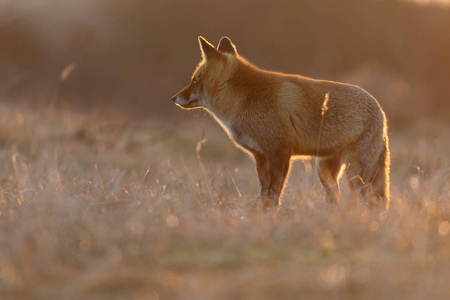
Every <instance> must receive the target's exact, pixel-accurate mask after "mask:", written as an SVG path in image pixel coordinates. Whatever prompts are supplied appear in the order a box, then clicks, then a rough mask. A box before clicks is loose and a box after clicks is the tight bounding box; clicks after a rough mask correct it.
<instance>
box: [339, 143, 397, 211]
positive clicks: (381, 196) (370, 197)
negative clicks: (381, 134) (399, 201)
mask: <svg viewBox="0 0 450 300" xmlns="http://www.w3.org/2000/svg"><path fill="white" fill-rule="evenodd" d="M370 151H373V149H365V148H364V147H361V149H359V151H355V152H353V153H352V154H351V155H350V156H349V159H348V164H349V165H348V168H347V178H348V180H349V183H350V188H351V189H354V190H357V191H359V193H360V194H361V196H362V197H363V200H364V201H365V202H366V203H367V204H368V205H369V206H371V207H379V206H382V207H384V208H385V209H388V208H389V198H390V197H389V165H390V157H389V147H388V142H387V139H386V140H385V144H384V145H383V146H382V149H381V153H379V154H378V156H376V155H369V153H371V152H370ZM362 153H364V154H365V156H362V155H361V154H362ZM374 157H375V159H373V158H374Z"/></svg>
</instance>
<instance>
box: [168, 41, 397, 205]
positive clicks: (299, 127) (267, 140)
mask: <svg viewBox="0 0 450 300" xmlns="http://www.w3.org/2000/svg"><path fill="white" fill-rule="evenodd" d="M199 43H200V49H201V52H202V58H203V59H202V61H201V62H200V64H199V65H198V67H197V68H196V70H195V71H194V73H193V75H192V77H191V82H190V84H189V85H188V86H186V87H185V88H183V89H182V90H181V91H180V92H178V93H177V94H176V95H175V96H174V97H172V99H173V101H174V102H175V103H176V104H177V105H178V106H180V107H182V108H184V109H195V108H204V109H206V110H207V111H209V112H210V113H211V114H212V115H213V116H214V117H215V119H216V120H217V121H218V122H219V123H220V124H221V126H222V127H223V128H224V129H225V131H226V132H227V133H228V135H229V136H230V138H231V140H233V141H234V142H235V144H236V145H237V146H238V147H239V148H241V149H243V150H244V151H246V152H248V153H249V154H250V155H251V156H252V157H253V159H254V161H255V164H256V169H257V173H258V179H259V182H260V187H261V194H260V198H261V200H262V204H263V206H264V207H268V206H274V205H278V204H279V200H280V196H281V193H282V190H283V186H284V183H285V180H286V177H287V176H288V173H289V168H290V161H291V157H292V156H317V157H318V160H319V161H318V166H317V171H318V175H319V179H320V181H321V183H322V185H323V186H324V189H325V192H326V196H327V199H328V200H329V201H331V202H334V201H338V200H339V194H340V190H339V177H340V174H341V173H342V172H341V171H342V170H341V166H342V165H343V164H345V165H346V166H347V170H346V172H345V173H346V174H347V177H348V180H349V183H350V187H351V188H352V189H354V190H356V191H359V193H360V194H361V195H362V197H363V199H364V200H365V201H366V203H367V204H369V205H380V203H381V205H382V206H383V207H384V208H386V209H387V208H388V207H389V165H390V158H389V147H388V135H387V123H386V117H385V114H384V112H383V111H382V109H381V107H380V106H379V104H378V102H377V101H376V100H375V98H374V97H372V96H371V95H370V94H369V93H368V92H366V91H364V90H363V89H361V88H359V87H357V86H354V85H349V84H344V83H338V82H332V81H325V80H314V79H311V78H307V77H303V76H299V75H289V74H283V73H278V72H270V71H265V70H261V69H259V68H257V67H256V66H254V65H252V64H251V63H249V62H248V61H247V60H245V59H244V58H243V57H242V56H240V55H239V54H238V53H237V50H236V47H235V45H234V44H233V43H232V42H231V40H230V39H229V38H227V37H223V38H222V39H221V40H220V42H219V45H218V47H217V49H216V48H215V47H214V46H213V45H211V44H210V43H208V42H207V41H206V40H205V39H204V38H202V37H199Z"/></svg>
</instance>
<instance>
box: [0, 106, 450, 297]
mask: <svg viewBox="0 0 450 300" xmlns="http://www.w3.org/2000/svg"><path fill="white" fill-rule="evenodd" d="M0 113H1V120H0V151H1V152H0V163H1V168H0V213H1V215H0V247H1V249H2V250H1V251H0V298H1V299H30V298H34V299H448V297H449V295H450V279H449V278H450V251H449V249H450V224H449V221H450V201H449V200H450V199H449V190H450V179H449V174H450V169H449V164H448V159H449V156H448V153H449V149H450V145H449V139H448V134H449V131H448V127H446V128H438V129H433V130H430V131H429V132H427V131H423V132H421V133H417V132H416V131H414V130H411V131H410V132H403V133H398V134H397V133H396V134H393V135H391V141H392V142H391V143H392V149H391V150H392V154H393V157H392V204H391V209H390V211H389V212H388V213H387V214H385V215H380V214H379V212H377V211H372V210H370V209H368V208H366V207H365V206H364V205H362V204H360V203H357V202H355V201H352V199H350V198H351V197H350V195H349V194H348V192H347V193H346V191H345V188H344V195H346V198H345V199H344V200H343V201H342V204H341V205H340V206H339V207H337V208H335V207H331V206H329V205H327V204H326V202H325V201H324V197H323V192H322V189H321V187H320V185H319V183H318V180H317V179H316V176H315V174H314V172H313V171H312V170H313V169H314V161H313V160H312V161H310V162H309V161H307V162H303V163H302V162H296V163H295V165H294V168H293V171H292V174H291V178H290V180H289V183H288V186H287V189H286V192H285V195H284V204H285V205H284V206H283V207H281V208H280V209H277V210H275V209H273V210H268V211H261V210H260V209H259V208H257V205H256V204H255V199H256V197H255V196H256V194H257V191H258V187H257V181H256V174H255V171H254V167H253V165H252V163H251V161H250V159H249V158H247V157H246V156H245V155H244V154H241V153H240V152H239V151H238V150H236V149H235V148H234V146H233V145H232V144H231V142H229V141H228V140H227V138H226V137H225V134H224V133H222V132H221V130H220V129H219V128H218V127H217V126H216V125H212V126H210V125H209V124H210V123H209V121H208V120H206V121H199V120H198V119H195V118H192V119H193V120H192V122H190V123H187V124H179V125H173V126H172V125H171V126H168V125H165V126H163V125H156V124H152V125H148V124H142V123H141V124H139V123H131V122H129V121H127V120H117V118H116V119H115V120H114V121H113V122H111V121H105V120H106V119H102V118H98V117H97V116H93V115H90V116H79V115H74V114H72V113H70V112H56V111H50V112H30V111H26V110H19V109H11V108H5V107H1V108H0ZM203 122H207V123H206V125H204V123H203ZM203 131H205V134H206V135H205V137H206V139H207V140H206V142H205V143H203V144H198V142H199V141H200V140H201V139H202V138H203V136H202V132H203ZM197 156H198V157H197Z"/></svg>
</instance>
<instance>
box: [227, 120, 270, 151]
mask: <svg viewBox="0 0 450 300" xmlns="http://www.w3.org/2000/svg"><path fill="white" fill-rule="evenodd" d="M221 124H222V126H223V127H224V129H225V131H227V133H228V134H229V135H230V137H231V138H232V139H233V140H234V141H235V142H236V143H237V144H239V145H240V146H242V147H243V148H245V149H247V150H250V151H256V152H262V151H261V147H260V146H259V145H258V143H257V142H256V141H255V140H254V139H253V138H252V137H251V136H250V135H249V134H248V133H247V132H246V130H245V128H242V127H241V126H239V125H238V124H234V123H233V122H230V121H226V120H221Z"/></svg>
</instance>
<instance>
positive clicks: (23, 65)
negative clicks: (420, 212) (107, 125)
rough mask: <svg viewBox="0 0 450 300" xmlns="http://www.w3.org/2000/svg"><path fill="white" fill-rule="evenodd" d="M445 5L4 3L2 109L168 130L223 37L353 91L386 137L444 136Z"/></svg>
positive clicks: (257, 59)
mask: <svg viewBox="0 0 450 300" xmlns="http://www.w3.org/2000/svg"><path fill="white" fill-rule="evenodd" d="M449 3H450V1H443V0H441V1H412V0H411V1H406V0H405V1H395V0H384V1H382V0H378V1H375V0H314V1H312V0H309V1H306V0H305V1H298V0H295V1H294V0H288V1H286V0H280V1H241V0H227V1H211V0H190V1H175V0H129V1H125V0H58V1H57V0H21V1H16V0H1V1H0V101H2V102H11V103H12V102H14V103H20V104H21V105H26V106H28V107H31V108H33V107H42V106H48V105H56V106H69V107H70V108H71V109H74V110H81V111H85V110H90V109H93V108H98V107H101V108H105V109H106V108H107V109H108V110H112V111H121V112H125V113H127V114H130V115H132V116H136V117H143V118H148V119H158V118H161V117H164V119H165V120H173V119H176V118H183V117H185V116H186V115H187V114H186V113H185V112H182V111H181V110H180V109H179V108H177V107H175V106H174V105H173V103H172V101H171V96H172V95H173V94H175V93H176V92H177V91H178V90H180V89H181V88H182V87H184V86H185V85H186V84H188V82H189V79H190V76H191V73H192V72H193V70H194V68H195V66H196V65H197V63H198V62H199V60H200V51H199V49H198V44H197V36H199V35H202V36H204V37H205V38H206V39H208V40H209V41H210V42H211V43H213V44H217V43H218V41H219V39H220V37H222V36H224V35H226V36H229V37H230V38H231V39H232V40H233V42H234V43H235V44H236V46H237V49H238V52H240V54H241V55H242V56H244V57H245V58H247V59H248V60H249V61H251V62H253V63H254V64H256V65H257V66H259V67H261V68H265V69H270V70H277V71H281V72H286V73H296V74H302V75H305V76H309V77H313V78H320V79H328V80H337V81H344V82H348V83H352V84H357V85H359V86H361V87H363V88H364V89H366V90H368V91H369V92H370V93H371V94H373V95H374V96H375V97H376V98H377V99H378V100H379V102H380V103H381V105H382V106H383V108H384V109H385V111H386V113H387V115H388V119H389V122H390V124H391V126H393V128H402V127H403V126H409V125H410V124H411V123H417V121H418V120H429V121H432V122H439V123H442V124H446V125H448V124H449V118H448V115H449V111H450V92H449V88H448V84H449V79H450V6H448V4H449Z"/></svg>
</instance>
